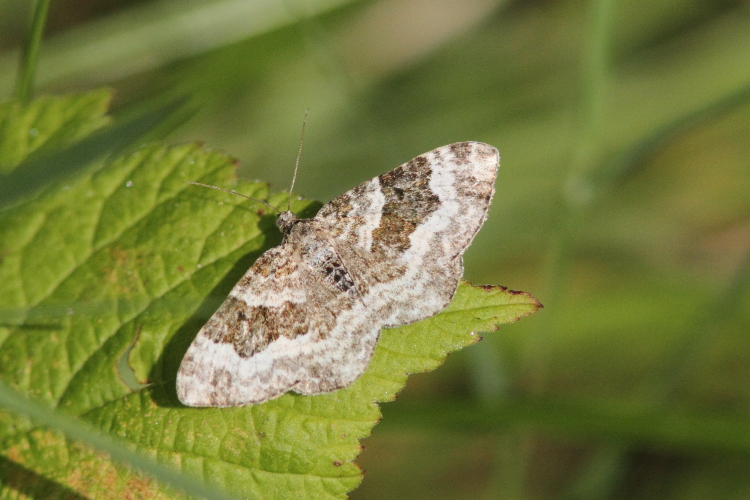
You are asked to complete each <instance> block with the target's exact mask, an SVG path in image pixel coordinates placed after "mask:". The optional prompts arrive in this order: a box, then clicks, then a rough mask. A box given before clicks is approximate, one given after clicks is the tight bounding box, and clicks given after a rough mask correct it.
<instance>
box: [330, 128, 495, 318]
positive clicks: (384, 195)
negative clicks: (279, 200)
mask: <svg viewBox="0 0 750 500" xmlns="http://www.w3.org/2000/svg"><path fill="white" fill-rule="evenodd" d="M499 161H500V155H499V153H498V151H497V149H495V148H494V147H492V146H490V145H488V144H483V143H479V142H458V143H455V144H450V145H448V146H443V147H440V148H437V149H434V150H432V151H429V152H427V153H424V154H422V155H419V156H417V157H416V158H414V159H412V160H411V161H409V162H407V163H404V164H403V165H401V166H399V167H398V168H396V169H394V170H391V171H390V172H386V173H384V174H382V175H380V176H378V177H375V178H373V179H371V180H369V181H367V182H365V183H363V184H360V185H359V186H357V187H355V188H354V189H352V190H350V191H347V192H346V193H344V194H342V195H341V196H339V197H337V198H334V199H333V200H332V201H330V202H329V203H327V204H326V205H325V206H323V207H322V208H321V210H320V211H319V212H318V215H316V217H315V219H316V220H319V221H321V223H322V224H323V225H324V226H325V227H326V228H327V229H328V231H329V232H330V233H331V234H332V235H333V238H334V244H335V245H336V248H337V251H338V252H339V253H340V254H341V256H342V258H343V259H344V261H345V263H349V264H350V267H351V268H352V269H353V270H357V272H358V274H357V275H355V277H354V278H355V280H356V281H357V282H358V283H361V284H362V285H361V289H362V290H361V291H362V302H363V303H364V304H365V305H366V306H367V307H366V308H365V309H366V311H363V312H365V313H366V315H367V316H368V317H369V318H370V320H371V321H375V322H378V323H380V324H382V325H384V326H398V325H403V324H408V323H412V322H415V321H418V320H421V319H424V318H428V317H430V316H433V315H434V314H436V313H437V312H439V311H440V310H442V309H443V308H444V307H445V306H446V305H447V304H448V303H449V302H450V301H451V299H452V298H453V294H454V293H455V290H456V288H457V286H458V281H459V280H460V278H461V276H462V274H463V259H462V255H463V252H464V251H465V250H466V248H467V247H468V246H469V244H470V243H471V241H472V240H473V239H474V236H475V235H476V234H477V232H478V231H479V229H480V228H481V226H482V224H483V223H484V221H485V219H486V218H487V211H488V209H489V206H490V202H491V200H492V196H493V194H494V191H495V188H494V186H495V179H496V177H497V170H498V167H499ZM352 273H354V271H352Z"/></svg>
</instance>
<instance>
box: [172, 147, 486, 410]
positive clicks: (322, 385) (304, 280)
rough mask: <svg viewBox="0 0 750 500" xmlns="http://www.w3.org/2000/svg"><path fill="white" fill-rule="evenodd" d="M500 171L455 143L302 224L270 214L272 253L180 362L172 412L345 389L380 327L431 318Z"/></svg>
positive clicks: (453, 279)
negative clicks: (275, 231) (278, 237)
mask: <svg viewBox="0 0 750 500" xmlns="http://www.w3.org/2000/svg"><path fill="white" fill-rule="evenodd" d="M499 160H500V156H499V153H498V151H497V149H495V148H494V147H492V146H489V145H487V144H483V143H479V142H457V143H454V144H450V145H447V146H443V147H440V148H437V149H434V150H432V151H430V152H427V153H424V154H422V155H420V156H417V157H416V158H414V159H413V160H411V161H409V162H407V163H404V164H403V165H401V166H399V167H398V168H396V169H394V170H391V171H390V172H386V173H384V174H382V175H380V176H378V177H375V178H374V179H371V180H369V181H367V182H364V183H362V184H360V185H359V186H357V187H355V188H354V189H351V190H350V191H347V192H345V193H344V194H342V195H340V196H338V197H337V198H335V199H333V200H332V201H330V202H329V203H327V204H326V205H324V206H323V207H322V208H321V209H320V211H319V212H318V214H317V215H316V216H315V217H313V218H311V219H297V217H296V216H295V215H294V214H293V213H291V212H290V211H284V212H280V214H279V216H278V219H277V221H276V225H277V226H278V228H279V230H280V231H281V233H282V235H283V240H282V242H281V244H280V245H279V246H277V247H274V248H271V249H270V250H268V251H266V252H265V253H264V254H263V255H262V256H261V257H260V258H258V260H257V261H256V262H255V263H254V264H253V266H252V267H250V269H249V270H248V271H247V273H246V274H245V275H244V276H243V277H242V279H240V281H239V282H238V283H237V285H235V287H234V288H233V289H232V291H231V292H230V293H229V297H227V299H226V301H225V302H224V303H223V304H222V305H221V307H219V309H218V310H217V311H216V313H214V315H213V316H212V317H211V318H210V319H209V320H208V322H207V323H206V324H205V326H203V328H201V330H200V331H199V332H198V335H197V336H196V338H195V340H194V341H193V343H192V344H191V345H190V347H189V348H188V350H187V352H186V353H185V357H184V358H183V360H182V364H181V365H180V368H179V371H178V373H177V395H178V397H179V399H180V401H181V402H182V403H183V404H185V405H188V406H214V407H226V406H238V405H245V404H249V403H261V402H264V401H267V400H269V399H273V398H276V397H278V396H281V395H282V394H284V393H285V392H287V391H294V392H297V393H299V394H305V395H312V394H321V393H325V392H330V391H334V390H336V389H340V388H343V387H346V386H348V385H350V384H351V383H352V382H354V381H355V380H356V379H357V378H358V377H359V376H360V375H362V373H363V372H364V371H365V369H366V368H367V365H368V363H369V361H370V359H371V358H372V355H373V352H374V350H375V345H376V343H377V340H378V337H379V335H380V330H381V329H382V328H383V327H394V326H400V325H405V324H408V323H413V322H415V321H419V320H421V319H425V318H428V317H430V316H433V315H435V314H437V313H438V312H439V311H440V310H442V309H443V308H444V307H445V306H446V305H448V303H449V302H450V301H451V299H452V298H453V294H454V293H455V291H456V288H457V287H458V282H459V279H460V278H461V276H462V274H463V257H462V255H463V253H464V251H465V250H466V248H467V247H468V246H469V244H470V243H471V241H472V240H473V238H474V236H475V235H476V234H477V231H479V229H480V227H481V226H482V224H483V223H484V221H485V219H486V217H487V210H488V209H489V206H490V202H491V200H492V196H493V194H494V185H495V178H496V175H497V169H498V167H499Z"/></svg>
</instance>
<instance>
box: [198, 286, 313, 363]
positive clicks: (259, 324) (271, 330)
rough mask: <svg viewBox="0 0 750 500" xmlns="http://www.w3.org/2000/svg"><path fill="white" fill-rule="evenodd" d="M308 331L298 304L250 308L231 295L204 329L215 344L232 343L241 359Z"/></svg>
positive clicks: (305, 317) (303, 308)
mask: <svg viewBox="0 0 750 500" xmlns="http://www.w3.org/2000/svg"><path fill="white" fill-rule="evenodd" d="M307 330H308V324H307V314H306V311H305V307H304V306H303V305H301V304H296V303H294V302H282V303H281V304H280V305H279V306H273V307H269V306H256V307H250V306H248V305H247V303H245V301H243V300H240V299H238V298H236V297H232V296H230V297H228V298H227V300H226V301H225V302H224V304H222V306H221V307H220V308H219V310H218V311H216V314H214V315H213V316H212V317H211V319H209V320H208V323H206V326H205V327H204V332H205V334H206V336H207V337H208V338H210V339H211V340H213V341H214V342H215V343H217V344H231V345H232V346H233V347H234V350H235V351H236V352H237V354H238V355H239V356H240V357H243V358H248V357H250V356H252V355H254V354H255V353H258V352H260V351H262V350H263V349H265V348H266V347H267V346H268V344H270V343H271V342H273V341H274V340H276V339H278V338H279V337H286V338H289V339H293V338H295V337H297V336H299V335H304V334H305V333H307Z"/></svg>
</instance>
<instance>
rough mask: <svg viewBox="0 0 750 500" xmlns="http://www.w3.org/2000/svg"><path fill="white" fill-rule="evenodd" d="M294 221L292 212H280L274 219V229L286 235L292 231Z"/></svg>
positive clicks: (294, 217)
mask: <svg viewBox="0 0 750 500" xmlns="http://www.w3.org/2000/svg"><path fill="white" fill-rule="evenodd" d="M296 221H297V216H296V215H294V214H293V213H292V212H289V211H286V212H281V213H280V214H279V216H278V218H277V219H276V227H278V228H279V231H281V232H282V233H283V234H287V233H289V231H291V230H292V226H293V225H294V223H295V222H296Z"/></svg>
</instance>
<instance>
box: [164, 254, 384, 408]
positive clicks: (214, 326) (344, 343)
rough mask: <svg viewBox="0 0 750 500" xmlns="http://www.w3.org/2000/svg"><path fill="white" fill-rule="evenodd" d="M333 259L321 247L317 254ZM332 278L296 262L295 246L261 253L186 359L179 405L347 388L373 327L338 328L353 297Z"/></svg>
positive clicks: (367, 353)
mask: <svg viewBox="0 0 750 500" xmlns="http://www.w3.org/2000/svg"><path fill="white" fill-rule="evenodd" d="M332 253H333V252H332V250H330V249H327V250H326V248H325V246H323V247H319V248H318V254H317V255H318V257H320V255H330V254H332ZM334 278H340V275H337V276H333V275H331V274H327V273H326V271H325V268H321V267H319V266H316V265H315V263H314V262H311V260H310V257H309V256H308V257H307V258H305V257H304V256H301V255H299V247H298V243H295V242H294V241H291V242H289V241H285V243H282V245H280V246H278V247H276V248H272V249H270V250H268V251H267V252H266V253H265V254H263V255H262V256H261V257H260V258H259V259H258V260H257V261H256V263H255V264H254V265H253V266H252V267H251V268H250V269H249V270H248V272H247V273H246V274H245V276H243V278H242V279H241V280H240V281H239V282H238V283H237V285H236V286H235V287H234V289H232V291H231V292H230V294H229V296H228V298H227V300H226V301H225V302H224V303H223V304H222V305H221V307H220V308H219V309H218V310H217V311H216V313H214V315H213V316H212V317H211V318H210V319H209V320H208V322H207V323H206V324H205V325H204V326H203V328H201V330H200V331H199V332H198V335H197V336H196V338H195V340H194V341H193V343H192V344H191V345H190V347H189V348H188V350H187V352H186V353H185V357H184V358H183V360H182V364H181V365H180V368H179V371H178V373H177V394H178V397H179V399H180V401H181V402H182V403H183V404H185V405H188V406H214V407H226V406H238V405H243V404H248V403H258V402H263V401H266V400H269V399H272V398H275V397H278V396H280V395H282V394H283V393H285V392H287V391H289V390H294V391H296V392H299V393H302V394H318V393H322V392H329V391H332V390H335V389H338V388H341V387H345V386H347V385H349V384H350V383H351V382H352V381H353V380H354V379H356V378H357V377H358V376H359V375H361V374H362V372H363V371H364V370H365V368H366V367H367V363H368V362H369V359H370V357H371V356H372V352H373V350H374V347H375V342H376V341H377V335H378V331H379V329H380V327H379V326H378V325H371V324H366V323H362V322H359V323H356V324H353V325H346V324H343V322H345V318H342V317H341V315H340V314H337V311H342V310H346V309H347V308H349V307H350V306H351V304H352V302H353V301H354V300H355V299H354V292H353V291H350V292H344V291H342V290H341V287H342V286H341V284H340V280H339V284H338V285H337V284H336V282H335V281H334ZM345 317H348V316H346V315H345ZM342 321H343V322H342Z"/></svg>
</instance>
